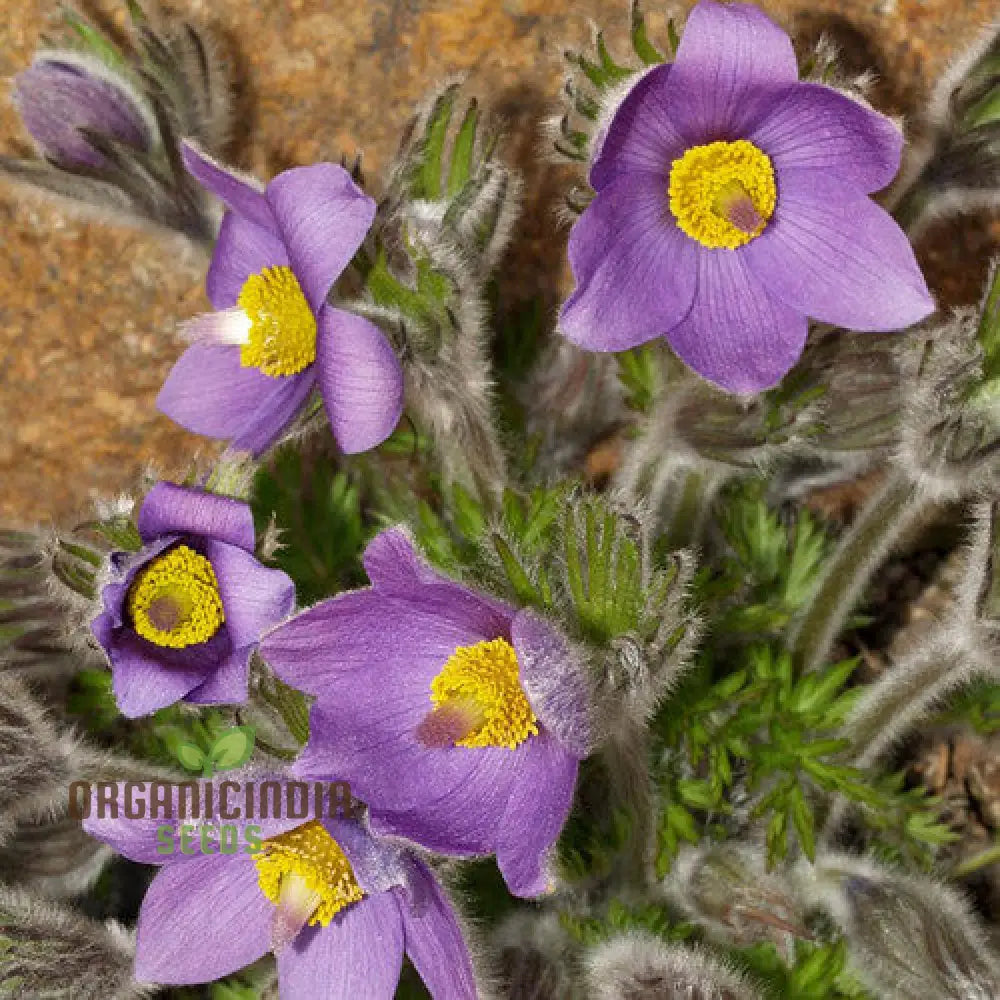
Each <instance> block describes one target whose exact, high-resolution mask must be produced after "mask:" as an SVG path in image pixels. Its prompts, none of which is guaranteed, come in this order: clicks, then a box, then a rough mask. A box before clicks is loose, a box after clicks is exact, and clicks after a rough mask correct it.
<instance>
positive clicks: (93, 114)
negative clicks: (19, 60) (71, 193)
mask: <svg viewBox="0 0 1000 1000" xmlns="http://www.w3.org/2000/svg"><path fill="white" fill-rule="evenodd" d="M71 60H72V61H71ZM12 96H13V100H14V104H15V105H16V106H17V109H18V111H19V112H20V115H21V118H22V120H23V121H24V125H25V128H27V130H28V131H29V132H30V133H31V136H32V138H33V139H34V140H35V141H36V142H37V143H38V144H39V146H41V147H42V150H43V151H44V153H45V155H46V156H48V157H50V158H51V159H53V160H55V161H56V162H57V163H62V164H65V165H68V166H70V167H74V166H84V167H92V168H95V169H100V168H102V167H106V166H107V165H108V162H107V160H106V159H105V157H104V155H103V154H102V153H99V152H98V151H97V150H96V149H94V147H93V145H92V144H91V143H90V141H89V140H88V139H87V137H86V136H85V135H84V133H83V131H81V130H83V129H86V130H87V131H90V132H95V133H98V134H100V135H102V136H105V137H106V138H109V139H114V140H117V141H118V142H121V143H125V144H127V145H130V146H134V147H135V148H136V149H141V150H148V149H149V148H150V132H149V126H148V125H147V124H146V121H145V119H144V118H143V116H142V113H141V112H140V110H139V108H138V106H137V104H136V102H135V100H134V99H133V97H132V95H131V94H130V92H129V90H128V88H127V87H126V86H125V85H124V83H119V82H117V81H116V80H115V79H114V77H113V75H112V74H111V73H110V71H109V70H107V69H106V68H105V67H103V66H102V68H101V70H100V75H98V72H95V71H92V70H91V69H90V67H89V66H87V65H86V64H83V62H82V60H79V59H78V57H73V56H69V55H67V56H60V55H55V56H50V57H41V58H37V59H36V60H35V62H34V63H33V64H32V65H31V66H30V67H29V68H28V69H26V70H25V71H24V72H23V73H18V75H17V76H16V77H15V78H14V92H13V95H12Z"/></svg>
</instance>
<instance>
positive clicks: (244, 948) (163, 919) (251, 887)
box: [135, 854, 307, 995]
mask: <svg viewBox="0 0 1000 1000" xmlns="http://www.w3.org/2000/svg"><path fill="white" fill-rule="evenodd" d="M273 912H274V906H273V904H272V903H270V902H269V901H268V899H267V898H266V897H265V896H264V894H263V893H262V892H261V891H260V887H259V885H258V883H257V869H256V868H255V867H254V864H253V862H252V860H251V858H250V856H249V855H245V854H242V855H233V856H232V857H215V856H212V857H199V858H194V859H192V860H191V861H188V862H187V863H185V864H171V865H167V866H166V867H164V868H163V869H162V870H161V871H160V873H159V874H158V875H157V876H156V878H154V879H153V882H152V884H151V885H150V887H149V890H148V891H147V892H146V898H145V899H144V900H143V903H142V910H141V911H140V913H139V927H138V934H137V939H136V955H135V975H136V978H137V979H138V980H140V981H142V982H149V983H163V984H169V985H181V984H187V983H208V982H211V981H212V980H214V979H220V978H222V977H223V976H227V975H229V974H230V973H231V972H236V971H237V970H239V969H242V968H244V967H245V966H247V965H250V964H252V963H253V962H256V961H257V959H258V958H260V957H261V956H262V955H264V954H266V953H267V951H268V950H269V948H270V931H271V917H272V914H273ZM303 995H307V994H303Z"/></svg>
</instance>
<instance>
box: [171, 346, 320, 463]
mask: <svg viewBox="0 0 1000 1000" xmlns="http://www.w3.org/2000/svg"><path fill="white" fill-rule="evenodd" d="M314 384H315V380H314V376H313V369H312V368H307V369H306V370H305V371H304V372H302V373H300V374H299V375H289V376H284V377H278V378H272V377H271V376H269V375H264V374H262V373H261V372H259V371H258V370H257V369H256V368H249V367H248V368H244V367H243V366H242V365H241V364H240V351H239V348H238V347H220V346H218V345H214V344H194V345H192V346H191V347H189V348H188V349H187V350H186V351H185V352H184V353H183V354H182V355H181V356H180V358H179V360H178V361H177V364H175V365H174V367H173V368H172V369H171V371H170V374H169V375H168V376H167V381H166V382H165V383H164V384H163V388H162V389H161V390H160V394H159V396H157V397H156V405H157V408H158V409H159V410H161V411H162V412H163V413H165V414H166V415H167V416H168V417H170V419H171V420H173V421H175V422H176V423H178V424H180V425H181V427H186V428H187V429H188V430H189V431H193V432H194V433H195V434H203V435H204V436H205V437H210V438H221V439H223V440H229V441H231V442H232V446H233V447H234V448H245V449H246V450H248V451H252V452H254V453H255V454H260V453H261V452H263V451H266V450H267V449H268V448H269V447H270V446H271V445H272V444H273V443H274V442H275V441H276V440H277V439H278V438H279V437H280V436H281V434H282V432H283V431H284V430H285V429H286V428H287V426H288V424H289V423H291V421H292V420H293V419H294V417H295V416H296V414H297V413H298V411H299V410H300V409H301V407H302V404H303V403H304V402H305V401H306V398H307V397H308V395H309V393H310V392H311V391H312V389H313V385H314Z"/></svg>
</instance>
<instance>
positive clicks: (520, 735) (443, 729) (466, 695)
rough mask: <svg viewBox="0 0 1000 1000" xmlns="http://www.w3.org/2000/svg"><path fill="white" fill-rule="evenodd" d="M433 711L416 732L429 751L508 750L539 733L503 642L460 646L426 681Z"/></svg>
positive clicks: (513, 660)
mask: <svg viewBox="0 0 1000 1000" xmlns="http://www.w3.org/2000/svg"><path fill="white" fill-rule="evenodd" d="M431 703H432V704H433V705H434V706H435V707H434V709H433V710H432V711H431V712H430V713H429V714H428V715H427V716H426V718H424V720H423V721H422V722H421V723H420V726H419V727H418V728H417V739H418V740H419V741H420V742H421V743H423V744H424V745H425V746H430V747H445V746H459V747H508V748H509V749H511V750H513V749H514V748H515V747H517V746H519V745H520V744H521V743H523V742H524V741H525V740H526V739H527V738H528V737H529V736H534V735H536V734H537V733H538V719H537V717H536V716H535V713H534V712H533V711H532V708H531V705H530V704H529V703H528V699H527V696H526V695H525V693H524V690H523V689H522V687H521V681H520V673H519V669H518V663H517V654H516V653H515V652H514V647H513V646H511V644H510V643H509V642H506V641H505V640H503V639H493V640H491V641H489V642H477V643H476V644H475V646H459V647H458V649H456V650H455V652H454V653H453V654H452V655H451V656H450V657H449V658H448V662H447V663H445V665H444V667H443V668H442V669H441V672H440V673H439V674H438V675H437V676H436V677H435V678H434V680H433V681H431Z"/></svg>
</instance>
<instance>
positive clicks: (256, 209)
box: [181, 139, 278, 236]
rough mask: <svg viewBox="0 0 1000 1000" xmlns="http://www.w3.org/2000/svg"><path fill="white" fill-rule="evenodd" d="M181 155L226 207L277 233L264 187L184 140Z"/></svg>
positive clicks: (204, 186) (199, 179)
mask: <svg viewBox="0 0 1000 1000" xmlns="http://www.w3.org/2000/svg"><path fill="white" fill-rule="evenodd" d="M181 158H182V159H183V160H184V166H185V167H186V168H187V171H188V173H189V174H190V175H191V176H192V177H193V178H194V179H195V180H196V181H197V182H198V183H199V184H200V185H201V186H202V187H203V188H205V190H206V191H211V193H212V194H214V195H215V197H216V198H218V199H219V200H220V201H222V202H223V203H224V204H225V205H226V207H227V208H229V209H230V210H231V211H233V212H235V213H236V214H237V215H239V216H242V217H243V218H244V219H246V221H247V222H252V223H253V224H254V225H255V226H259V227H260V228H261V229H265V230H267V231H268V232H269V233H271V234H272V235H273V236H277V235H278V225H277V223H276V222H275V219H274V214H273V213H272V211H271V206H270V205H269V204H268V203H267V198H266V197H265V196H264V189H263V186H262V185H261V184H260V182H259V181H258V180H257V179H256V178H253V177H248V176H246V175H241V174H240V173H239V172H238V171H236V170H234V169H233V168H232V167H226V166H223V165H222V164H221V163H219V162H218V160H214V159H212V157H210V156H208V155H207V154H206V153H204V152H202V150H200V149H199V148H198V147H197V146H195V145H194V143H192V142H191V141H190V140H187V139H185V140H184V141H183V142H182V143H181Z"/></svg>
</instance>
